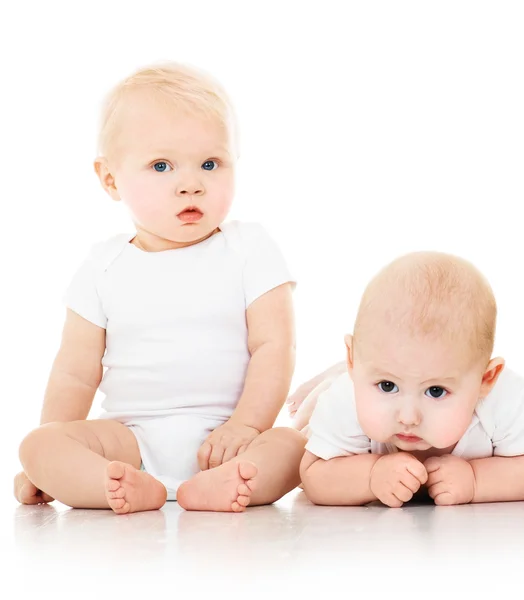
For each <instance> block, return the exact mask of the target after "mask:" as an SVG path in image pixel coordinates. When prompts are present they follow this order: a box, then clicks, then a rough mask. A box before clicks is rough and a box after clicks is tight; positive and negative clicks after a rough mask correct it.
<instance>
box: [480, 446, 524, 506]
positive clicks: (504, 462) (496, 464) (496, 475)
mask: <svg viewBox="0 0 524 600" xmlns="http://www.w3.org/2000/svg"><path fill="white" fill-rule="evenodd" d="M469 463H470V465H471V466H472V468H473V472H474V474H475V495H474V496H473V502H513V501H520V500H524V456H511V457H505V456H492V457H490V458H479V459H476V460H471V461H469Z"/></svg>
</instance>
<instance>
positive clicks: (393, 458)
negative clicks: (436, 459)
mask: <svg viewBox="0 0 524 600" xmlns="http://www.w3.org/2000/svg"><path fill="white" fill-rule="evenodd" d="M427 479H428V474H427V472H426V468H425V467H424V465H423V464H422V463H421V462H420V461H419V460H417V459H416V458H415V457H414V456H413V455H411V454H408V453H407V452H396V453H395V454H385V455H384V456H381V457H380V458H379V459H378V460H377V462H376V463H375V465H374V466H373V469H371V476H370V480H369V487H370V489H371V491H372V493H373V494H374V495H375V496H376V497H377V498H378V499H379V500H380V501H381V502H382V503H383V504H386V505H387V506H391V507H392V508H400V507H401V506H402V505H403V504H404V502H408V501H409V500H411V498H413V494H415V493H416V492H418V490H419V488H420V486H421V485H424V484H425V483H426V481H427Z"/></svg>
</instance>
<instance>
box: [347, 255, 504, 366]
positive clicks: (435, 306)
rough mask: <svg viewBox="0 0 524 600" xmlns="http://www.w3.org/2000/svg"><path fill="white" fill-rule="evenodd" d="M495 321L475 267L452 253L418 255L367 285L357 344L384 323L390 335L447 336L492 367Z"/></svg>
mask: <svg viewBox="0 0 524 600" xmlns="http://www.w3.org/2000/svg"><path fill="white" fill-rule="evenodd" d="M496 319H497V305H496V302H495V297H494V295H493V291H492V289H491V286H490V285H489V283H488V281H487V280H486V279H485V277H484V276H483V275H482V273H480V271H478V269H477V268H476V267H474V266H473V265H472V264H471V263H469V262H468V261H466V260H464V259H462V258H459V257H457V256H453V255H450V254H444V253H440V252H415V253H411V254H407V255H405V256H402V257H400V258H398V259H396V260H395V261H393V262H392V263H390V264H389V265H387V266H386V267H385V268H384V269H382V271H380V272H379V273H378V274H377V275H376V276H375V278H374V279H373V280H372V281H371V282H370V283H369V285H368V286H367V288H366V290H365V292H364V294H363V296H362V300H361V303H360V307H359V310H358V314H357V318H356V321H355V328H354V339H355V342H354V343H355V344H358V343H359V342H361V341H362V339H363V338H365V334H366V331H368V328H369V327H371V328H372V327H373V324H374V322H378V321H379V320H380V321H381V322H382V323H383V324H384V325H385V326H386V327H388V328H389V329H390V331H391V332H392V333H394V332H395V331H403V332H405V333H406V334H408V335H412V336H419V337H426V338H427V337H430V338H433V339H435V338H442V337H444V338H445V339H446V340H448V341H449V342H450V343H453V344H458V345H460V346H461V347H464V348H465V350H467V351H468V352H471V354H472V358H474V359H476V358H479V359H481V360H485V361H486V362H488V361H489V359H490V358H491V353H492V352H493V344H494V339H495V328H496ZM464 345H465V346H464Z"/></svg>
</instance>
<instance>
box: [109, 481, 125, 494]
mask: <svg viewBox="0 0 524 600" xmlns="http://www.w3.org/2000/svg"><path fill="white" fill-rule="evenodd" d="M120 487H122V486H121V485H120V480H118V479H108V480H107V483H106V490H107V491H108V492H116V491H117V490H118V489H120Z"/></svg>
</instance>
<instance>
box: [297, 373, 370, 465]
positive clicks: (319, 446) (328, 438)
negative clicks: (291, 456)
mask: <svg viewBox="0 0 524 600" xmlns="http://www.w3.org/2000/svg"><path fill="white" fill-rule="evenodd" d="M308 431H309V434H308V435H309V440H308V442H307V444H306V450H308V451H309V452H311V454H314V455H315V456H318V457H319V458H322V459H323V460H329V459H331V458H335V457H337V456H351V455H353V454H366V453H369V452H371V441H370V439H369V438H368V437H367V436H366V435H365V434H364V432H363V431H362V429H361V427H360V425H359V423H358V419H357V411H356V406H355V396H354V392H353V383H352V381H351V379H350V377H349V374H348V373H344V374H343V375H340V377H338V378H337V379H335V381H334V382H333V383H332V384H331V386H330V387H329V388H328V389H327V390H326V391H325V392H323V393H322V394H321V395H320V396H319V398H318V402H317V405H316V407H315V410H314V411H313V414H312V415H311V419H310V421H309V428H308Z"/></svg>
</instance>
